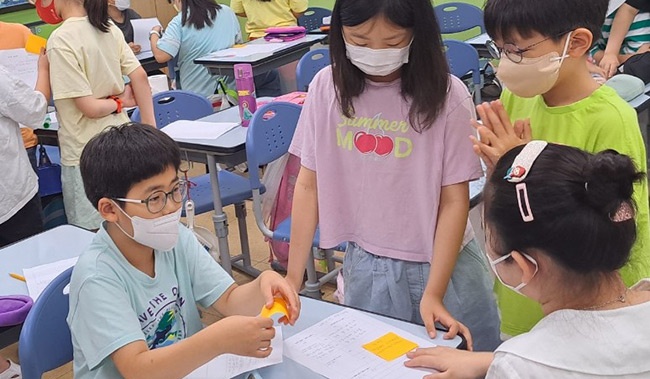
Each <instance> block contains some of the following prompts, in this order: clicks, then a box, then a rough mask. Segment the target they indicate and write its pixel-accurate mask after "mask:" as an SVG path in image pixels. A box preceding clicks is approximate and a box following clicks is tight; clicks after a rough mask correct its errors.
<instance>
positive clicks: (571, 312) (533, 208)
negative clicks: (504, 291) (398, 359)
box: [406, 141, 650, 379]
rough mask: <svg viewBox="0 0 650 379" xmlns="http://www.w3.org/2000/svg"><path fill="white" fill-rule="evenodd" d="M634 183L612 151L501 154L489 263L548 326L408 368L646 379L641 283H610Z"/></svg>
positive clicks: (646, 327) (628, 233) (631, 210)
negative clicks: (490, 348)
mask: <svg viewBox="0 0 650 379" xmlns="http://www.w3.org/2000/svg"><path fill="white" fill-rule="evenodd" d="M639 180H645V176H644V174H643V173H640V172H638V171H637V170H636V168H635V166H634V163H633V162H632V160H631V159H630V158H629V157H627V156H625V155H619V154H618V153H616V152H615V151H613V150H608V151H604V152H601V153H598V154H596V155H592V154H589V153H587V152H584V151H581V150H579V149H576V148H573V147H568V146H562V145H556V144H551V143H547V142H544V141H531V142H529V143H528V144H526V145H522V146H518V147H516V148H514V149H512V150H510V151H509V152H508V153H506V154H505V155H504V156H503V157H502V158H501V159H500V160H499V161H498V163H497V165H496V167H495V169H494V172H493V173H492V175H491V177H490V179H489V181H488V184H487V185H486V187H485V191H484V194H485V210H484V211H485V214H484V219H485V224H486V225H485V226H486V239H487V242H486V251H487V253H486V254H487V257H488V261H489V262H490V266H492V269H493V271H494V273H495V275H496V277H497V279H498V280H499V281H500V282H501V283H502V284H503V285H504V286H506V287H508V288H510V289H512V290H514V291H516V292H518V293H520V294H522V295H524V296H526V297H528V298H530V299H532V300H535V301H536V302H538V303H539V304H540V305H541V307H542V310H543V312H544V315H545V317H544V318H543V319H542V320H541V321H540V322H539V323H538V324H537V325H536V326H535V327H534V328H533V329H532V330H531V331H530V332H528V333H524V334H521V335H519V336H517V337H514V338H512V339H510V340H508V341H506V342H504V343H503V344H502V345H501V346H500V347H498V348H497V350H496V351H495V353H494V354H493V353H472V352H464V351H457V350H452V349H445V348H442V347H437V348H431V349H418V350H416V351H415V352H413V353H409V356H410V358H412V359H411V360H410V361H409V362H407V363H406V365H407V366H411V367H431V368H435V369H437V370H439V371H443V372H446V373H447V375H448V376H449V377H454V378H456V377H461V378H474V377H481V376H484V375H486V374H487V378H521V377H528V378H572V379H574V378H593V377H596V376H598V377H607V378H623V377H625V378H647V377H650V361H648V359H647V355H648V352H649V348H648V343H647V341H648V339H649V338H650V318H648V317H647V315H648V314H649V313H650V281H648V279H644V280H642V281H641V282H639V283H637V284H636V285H635V286H632V287H631V288H628V287H627V286H626V285H625V283H624V282H623V280H622V278H621V276H620V274H619V273H618V270H619V269H620V268H621V267H623V266H624V265H625V264H626V262H627V261H628V259H629V257H630V250H631V248H632V245H633V244H634V240H635V238H636V225H635V220H634V216H635V205H634V202H633V200H632V192H633V190H632V189H633V185H634V183H636V182H637V181H639ZM613 352H615V354H612V353H613Z"/></svg>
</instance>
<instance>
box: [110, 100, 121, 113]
mask: <svg viewBox="0 0 650 379" xmlns="http://www.w3.org/2000/svg"><path fill="white" fill-rule="evenodd" d="M107 99H111V100H113V101H115V103H116V104H117V109H115V111H114V112H113V114H120V113H122V99H120V98H119V97H117V96H109V97H107Z"/></svg>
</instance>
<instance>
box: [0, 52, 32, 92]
mask: <svg viewBox="0 0 650 379" xmlns="http://www.w3.org/2000/svg"><path fill="white" fill-rule="evenodd" d="M0 64H1V65H3V66H4V67H5V68H6V69H7V71H9V72H11V74H12V75H13V76H14V77H16V78H18V79H20V80H22V81H23V82H25V83H26V84H27V85H28V86H30V87H31V88H34V86H35V85H36V79H37V78H38V55H36V54H30V53H28V52H26V51H25V49H10V50H0Z"/></svg>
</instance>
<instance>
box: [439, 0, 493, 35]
mask: <svg viewBox="0 0 650 379" xmlns="http://www.w3.org/2000/svg"><path fill="white" fill-rule="evenodd" d="M433 10H434V11H435V13H436V18H437V19H438V24H439V25H440V33H442V34H449V33H458V32H464V31H466V30H470V29H474V28H476V27H479V28H480V29H481V33H485V25H484V24H483V11H482V10H481V8H479V7H477V6H475V5H472V4H467V3H446V4H441V5H438V6H436V7H434V8H433Z"/></svg>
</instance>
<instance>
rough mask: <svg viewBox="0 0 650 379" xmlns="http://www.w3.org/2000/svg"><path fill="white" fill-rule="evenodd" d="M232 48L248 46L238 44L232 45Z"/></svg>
mask: <svg viewBox="0 0 650 379" xmlns="http://www.w3.org/2000/svg"><path fill="white" fill-rule="evenodd" d="M232 47H234V48H238V47H246V45H244V44H243V43H236V44H234V45H232Z"/></svg>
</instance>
